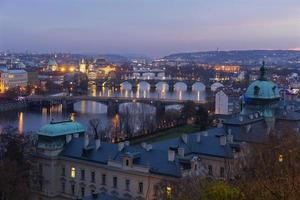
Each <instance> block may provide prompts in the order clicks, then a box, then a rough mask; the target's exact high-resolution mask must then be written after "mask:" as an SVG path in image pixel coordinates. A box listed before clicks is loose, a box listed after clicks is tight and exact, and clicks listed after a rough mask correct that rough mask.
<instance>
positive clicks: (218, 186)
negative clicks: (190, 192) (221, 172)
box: [201, 182, 245, 200]
mask: <svg viewBox="0 0 300 200" xmlns="http://www.w3.org/2000/svg"><path fill="white" fill-rule="evenodd" d="M211 199H214V200H242V199H245V197H244V195H243V193H242V192H241V191H240V190H239V189H238V188H237V187H234V186H231V185H229V184H227V183H225V182H211V183H207V184H206V185H205V186H204V188H203V190H202V194H201V200H211Z"/></svg>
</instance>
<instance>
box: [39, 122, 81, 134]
mask: <svg viewBox="0 0 300 200" xmlns="http://www.w3.org/2000/svg"><path fill="white" fill-rule="evenodd" d="M83 132H85V129H84V128H83V126H82V125H81V124H79V123H78V122H74V121H71V120H69V121H60V122H50V123H49V124H46V125H44V126H42V128H41V129H40V130H39V131H38V134H39V135H44V136H50V137H55V136H62V135H69V134H75V133H83Z"/></svg>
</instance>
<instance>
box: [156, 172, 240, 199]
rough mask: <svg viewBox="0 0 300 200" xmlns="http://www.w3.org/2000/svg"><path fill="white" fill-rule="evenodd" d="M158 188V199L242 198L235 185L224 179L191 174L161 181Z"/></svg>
mask: <svg viewBox="0 0 300 200" xmlns="http://www.w3.org/2000/svg"><path fill="white" fill-rule="evenodd" d="M157 188H158V197H159V199H172V200H211V199H213V200H244V199H245V196H244V195H243V193H242V192H241V191H240V189H239V188H238V187H236V186H232V185H231V184H230V183H227V182H224V181H213V180H207V179H205V178H203V177H198V176H192V177H186V178H183V179H179V180H177V181H163V182H161V183H160V185H159V186H158V187H157Z"/></svg>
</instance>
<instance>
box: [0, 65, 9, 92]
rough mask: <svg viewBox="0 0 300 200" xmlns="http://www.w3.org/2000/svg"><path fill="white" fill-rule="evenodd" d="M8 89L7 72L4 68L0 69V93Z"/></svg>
mask: <svg viewBox="0 0 300 200" xmlns="http://www.w3.org/2000/svg"><path fill="white" fill-rule="evenodd" d="M7 89H8V70H7V68H6V67H0V93H4V92H5V91H6V90H7Z"/></svg>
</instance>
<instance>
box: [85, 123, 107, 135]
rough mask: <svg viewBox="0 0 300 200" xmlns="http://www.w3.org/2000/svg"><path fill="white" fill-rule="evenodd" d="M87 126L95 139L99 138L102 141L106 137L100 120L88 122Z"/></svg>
mask: <svg viewBox="0 0 300 200" xmlns="http://www.w3.org/2000/svg"><path fill="white" fill-rule="evenodd" d="M89 125H90V126H89V128H90V129H91V131H92V134H93V135H94V136H95V137H99V138H101V139H104V138H105V137H106V131H107V130H106V128H105V126H104V124H103V123H102V122H101V120H100V119H91V120H90V121H89Z"/></svg>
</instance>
